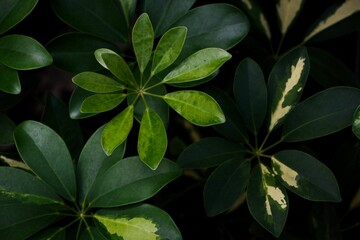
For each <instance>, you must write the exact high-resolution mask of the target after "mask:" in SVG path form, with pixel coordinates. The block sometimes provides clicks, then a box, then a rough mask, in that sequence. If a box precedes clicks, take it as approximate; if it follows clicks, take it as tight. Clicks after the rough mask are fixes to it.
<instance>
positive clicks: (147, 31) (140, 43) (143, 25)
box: [132, 13, 154, 74]
mask: <svg viewBox="0 0 360 240" xmlns="http://www.w3.org/2000/svg"><path fill="white" fill-rule="evenodd" d="M132 44H133V48H134V52H135V56H136V60H137V63H138V65H139V69H140V72H141V74H142V73H143V72H144V71H145V68H146V66H147V64H148V63H149V61H150V57H151V53H152V49H153V45H154V30H153V27H152V25H151V21H150V18H149V15H147V13H143V14H141V15H140V16H139V18H138V19H137V20H136V22H135V24H134V28H133V31H132Z"/></svg>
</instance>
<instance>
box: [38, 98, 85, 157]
mask: <svg viewBox="0 0 360 240" xmlns="http://www.w3.org/2000/svg"><path fill="white" fill-rule="evenodd" d="M42 121H43V123H44V124H45V125H47V126H49V127H50V128H52V129H53V130H54V131H55V132H57V134H59V135H60V137H61V138H62V139H63V140H64V141H65V143H66V146H67V148H68V149H69V151H70V153H71V156H72V158H73V159H77V158H78V156H79V154H80V151H81V148H82V147H83V145H84V139H83V135H82V130H81V127H80V124H79V122H78V121H75V120H73V119H71V118H70V116H69V110H68V107H67V106H66V105H65V104H64V103H63V102H62V101H61V100H60V99H58V98H56V97H55V96H54V95H52V94H48V96H47V98H46V105H45V109H44V113H43V116H42Z"/></svg>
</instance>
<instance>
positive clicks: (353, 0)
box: [304, 0, 360, 42]
mask: <svg viewBox="0 0 360 240" xmlns="http://www.w3.org/2000/svg"><path fill="white" fill-rule="evenodd" d="M358 11H360V0H348V1H345V2H344V3H343V4H342V5H341V6H340V7H339V8H338V9H336V11H335V12H334V13H333V14H332V15H330V16H328V18H326V19H324V20H322V21H320V22H319V24H318V25H317V26H316V27H315V29H314V30H313V31H312V32H311V33H310V34H309V35H307V36H306V37H305V39H304V42H306V41H308V40H309V39H310V38H312V37H313V36H315V35H316V34H318V33H319V32H321V31H323V30H325V29H326V28H328V27H331V26H332V25H334V24H336V23H338V22H340V21H341V20H343V19H345V18H347V17H349V16H351V15H353V14H354V13H356V12H358Z"/></svg>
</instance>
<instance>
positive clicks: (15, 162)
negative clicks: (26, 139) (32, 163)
mask: <svg viewBox="0 0 360 240" xmlns="http://www.w3.org/2000/svg"><path fill="white" fill-rule="evenodd" d="M0 160H2V161H3V162H4V163H6V164H7V165H8V166H9V167H13V168H20V169H24V170H27V171H31V169H30V168H29V166H28V165H26V164H25V163H24V162H22V161H18V160H14V159H11V158H7V157H5V156H2V155H0Z"/></svg>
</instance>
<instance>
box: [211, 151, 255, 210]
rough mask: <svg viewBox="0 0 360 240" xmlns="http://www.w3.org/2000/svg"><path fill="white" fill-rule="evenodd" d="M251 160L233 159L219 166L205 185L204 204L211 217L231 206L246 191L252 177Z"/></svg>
mask: <svg viewBox="0 0 360 240" xmlns="http://www.w3.org/2000/svg"><path fill="white" fill-rule="evenodd" d="M250 167H251V164H250V161H241V160H240V159H237V158H236V159H231V160H228V161H226V162H224V163H223V164H221V165H220V166H219V167H217V168H216V169H215V170H214V171H213V172H212V173H211V175H210V176H209V178H208V180H207V181H206V183H205V186H204V205H205V210H206V214H207V215H208V216H210V217H212V216H215V215H218V214H220V213H222V212H224V211H226V210H227V209H229V208H230V207H231V205H233V204H234V202H235V201H236V199H238V198H239V196H240V195H241V194H242V193H244V192H245V189H246V187H247V184H248V181H249V177H250Z"/></svg>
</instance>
